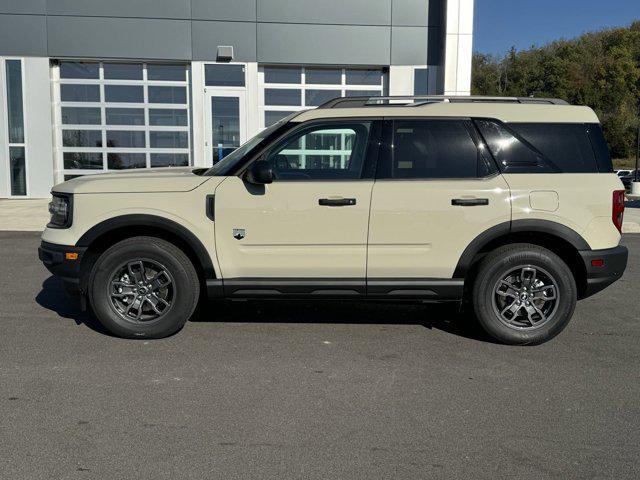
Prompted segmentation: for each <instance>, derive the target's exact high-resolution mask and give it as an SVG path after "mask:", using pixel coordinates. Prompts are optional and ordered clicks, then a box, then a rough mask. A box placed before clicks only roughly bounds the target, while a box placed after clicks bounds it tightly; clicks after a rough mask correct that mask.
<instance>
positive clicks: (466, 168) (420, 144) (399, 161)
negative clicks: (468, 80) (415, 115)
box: [377, 120, 479, 179]
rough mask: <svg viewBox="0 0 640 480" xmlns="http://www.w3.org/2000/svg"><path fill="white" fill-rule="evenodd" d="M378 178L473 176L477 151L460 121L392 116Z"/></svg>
mask: <svg viewBox="0 0 640 480" xmlns="http://www.w3.org/2000/svg"><path fill="white" fill-rule="evenodd" d="M392 134H393V140H392V142H391V144H392V145H393V148H391V149H390V154H389V155H387V157H390V158H386V159H385V160H386V161H382V163H381V165H380V169H379V172H378V175H377V176H378V178H395V179H401V178H407V179H409V178H420V179H438V178H476V177H477V176H478V164H479V152H478V148H477V147H476V144H475V142H474V141H473V139H472V138H471V135H470V133H469V130H468V129H467V126H466V125H465V122H464V121H461V120H395V121H394V122H393V132H392Z"/></svg>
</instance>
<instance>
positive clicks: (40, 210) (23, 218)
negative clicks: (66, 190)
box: [0, 198, 51, 232]
mask: <svg viewBox="0 0 640 480" xmlns="http://www.w3.org/2000/svg"><path fill="white" fill-rule="evenodd" d="M50 201H51V200H50V199H49V198H37V199H29V200H13V199H7V200H0V230H11V231H24V232H41V231H42V230H44V227H45V225H46V224H47V223H48V222H49V208H48V204H49V202H50Z"/></svg>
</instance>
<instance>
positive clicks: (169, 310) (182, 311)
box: [88, 237, 200, 338]
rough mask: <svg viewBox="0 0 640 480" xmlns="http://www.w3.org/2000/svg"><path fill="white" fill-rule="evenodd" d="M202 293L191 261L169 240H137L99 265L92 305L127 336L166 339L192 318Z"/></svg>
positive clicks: (103, 320) (129, 241)
mask: <svg viewBox="0 0 640 480" xmlns="http://www.w3.org/2000/svg"><path fill="white" fill-rule="evenodd" d="M199 293H200V284H199V281H198V276H197V274H196V271H195V269H194V267H193V264H192V263H191V261H190V260H189V258H188V257H187V256H186V255H185V254H184V252H183V251H182V250H180V249H179V248H177V247H176V246H174V245H172V244H171V243H169V242H166V241H164V240H161V239H159V238H154V237H134V238H129V239H127V240H123V241H121V242H119V243H116V244H115V245H113V246H112V247H110V248H109V249H108V250H106V251H105V252H104V253H103V254H102V255H101V256H100V258H99V259H98V261H97V262H96V264H95V266H94V268H93V271H92V273H91V277H90V280H89V287H88V294H89V301H90V303H91V306H92V307H93V310H94V312H95V314H96V316H97V317H98V320H100V322H101V323H102V324H103V325H104V326H105V328H107V330H109V331H110V332H111V333H113V334H115V335H117V336H120V337H124V338H162V337H166V336H169V335H172V334H173V333H175V332H177V331H178V330H180V329H181V328H182V326H183V325H184V324H185V322H186V321H187V320H188V319H189V317H191V315H192V314H193V311H194V310H195V308H196V305H197V302H198V297H199Z"/></svg>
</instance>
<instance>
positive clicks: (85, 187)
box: [53, 167, 211, 194]
mask: <svg viewBox="0 0 640 480" xmlns="http://www.w3.org/2000/svg"><path fill="white" fill-rule="evenodd" d="M204 171H206V169H203V168H195V167H180V168H175V167H170V168H145V169H140V170H137V171H132V170H127V171H123V172H113V173H99V174H96V175H84V176H82V177H77V178H74V179H73V180H69V181H67V182H64V183H60V184H58V185H56V186H55V187H53V191H54V192H61V193H76V194H82V193H132V192H135V193H138V192H139V193H149V192H188V191H190V190H193V189H194V188H196V187H198V186H200V185H202V184H203V183H204V182H206V181H207V180H209V179H210V178H211V177H203V176H202V175H201V174H202V173H203V172H204Z"/></svg>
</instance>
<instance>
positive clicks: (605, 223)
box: [504, 173, 623, 250]
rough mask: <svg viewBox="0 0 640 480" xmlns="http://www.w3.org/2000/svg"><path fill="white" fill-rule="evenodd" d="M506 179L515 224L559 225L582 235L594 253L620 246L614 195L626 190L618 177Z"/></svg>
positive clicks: (522, 176) (528, 176) (516, 176)
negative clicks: (613, 203) (614, 210)
mask: <svg viewBox="0 0 640 480" xmlns="http://www.w3.org/2000/svg"><path fill="white" fill-rule="evenodd" d="M504 178H505V180H506V181H507V183H508V184H509V187H510V189H511V196H512V209H513V210H512V219H513V220H514V221H515V220H523V219H526V220H534V219H537V220H548V221H551V222H556V223H560V224H562V225H565V226H567V227H569V228H571V229H572V230H574V231H575V232H577V233H579V234H580V235H581V236H582V237H583V238H584V239H585V241H586V242H587V243H588V244H589V246H590V247H591V248H592V249H593V250H599V249H605V248H612V247H615V246H617V245H618V243H619V242H620V237H621V236H620V232H618V229H617V228H616V227H615V225H614V224H613V221H612V199H613V191H614V190H621V189H622V188H623V187H622V182H620V179H619V178H618V177H617V175H615V174H613V173H611V174H608V173H607V174H603V173H599V174H594V173H584V174H574V173H571V174H568V173H561V174H557V173H551V174H505V175H504ZM554 194H557V197H555V195H554ZM554 197H555V198H557V201H553V198H554ZM554 204H555V205H554ZM554 207H555V208H554Z"/></svg>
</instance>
